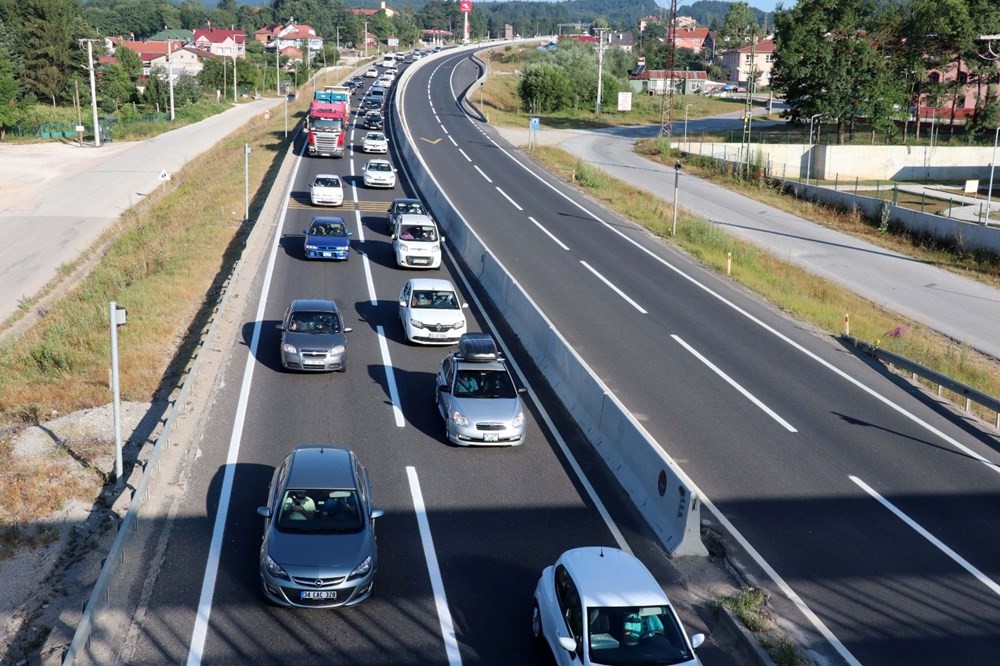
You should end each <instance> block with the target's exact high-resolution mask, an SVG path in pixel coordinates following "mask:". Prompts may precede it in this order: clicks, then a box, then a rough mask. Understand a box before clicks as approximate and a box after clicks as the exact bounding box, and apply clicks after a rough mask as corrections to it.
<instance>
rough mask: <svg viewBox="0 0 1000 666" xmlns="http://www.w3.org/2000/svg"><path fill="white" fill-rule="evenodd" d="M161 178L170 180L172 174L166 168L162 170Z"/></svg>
mask: <svg viewBox="0 0 1000 666" xmlns="http://www.w3.org/2000/svg"><path fill="white" fill-rule="evenodd" d="M160 180H170V174H169V173H167V170H166V169H161V170H160Z"/></svg>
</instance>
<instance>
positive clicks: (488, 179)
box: [472, 164, 493, 183]
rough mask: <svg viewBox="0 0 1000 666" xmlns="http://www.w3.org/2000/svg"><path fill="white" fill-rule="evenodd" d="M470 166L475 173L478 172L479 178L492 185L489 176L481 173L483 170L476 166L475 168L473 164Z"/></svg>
mask: <svg viewBox="0 0 1000 666" xmlns="http://www.w3.org/2000/svg"><path fill="white" fill-rule="evenodd" d="M472 166H473V168H475V170H476V171H478V172H479V175H480V176H482V177H483V178H485V179H486V182H487V183H492V182H493V181H492V180H490V177H489V176H487V175H486V174H485V173H483V170H482V169H480V168H479V167H478V166H476V165H475V164H473V165H472Z"/></svg>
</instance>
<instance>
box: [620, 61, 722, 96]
mask: <svg viewBox="0 0 1000 666" xmlns="http://www.w3.org/2000/svg"><path fill="white" fill-rule="evenodd" d="M633 71H634V73H630V74H629V76H628V79H629V85H631V87H632V90H634V91H635V92H638V93H646V94H647V95H664V94H666V93H668V92H669V91H670V88H671V87H673V89H674V92H675V93H677V94H681V95H699V94H701V93H703V92H705V90H706V88H707V86H708V73H707V72H702V71H696V72H693V71H689V70H684V71H681V70H674V71H672V72H668V71H667V70H664V69H646V68H645V65H642V66H641V67H636V69H635V70H633Z"/></svg>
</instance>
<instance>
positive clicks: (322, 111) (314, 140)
mask: <svg viewBox="0 0 1000 666" xmlns="http://www.w3.org/2000/svg"><path fill="white" fill-rule="evenodd" d="M347 114H348V110H347V104H345V103H344V102H334V103H332V104H331V103H329V102H320V101H314V102H313V103H312V104H311V105H310V106H309V119H308V126H307V127H308V130H309V136H308V138H307V139H306V145H307V146H308V147H309V154H310V155H318V156H322V157H343V156H344V141H345V136H346V134H347V120H348V115H347Z"/></svg>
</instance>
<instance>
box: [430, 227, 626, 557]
mask: <svg viewBox="0 0 1000 666" xmlns="http://www.w3.org/2000/svg"><path fill="white" fill-rule="evenodd" d="M444 251H445V252H447V253H448V257H449V259H451V263H452V265H453V266H458V265H459V263H458V261H457V260H456V258H455V255H454V254H452V252H451V250H450V249H449V248H448V246H447V245H446V246H445V247H444ZM458 277H459V279H460V280H461V281H462V285H463V286H464V287H465V293H467V294H468V295H469V297H470V298H471V299H472V301H473V302H474V303H475V304H476V310H477V311H478V312H479V313H480V314H481V315H482V317H483V321H485V322H486V326H487V328H488V330H490V331H493V338H494V339H495V340H496V341H497V343H498V344H499V345H500V348H501V349H502V350H503V356H504V358H505V359H507V362H508V363H510V366H511V367H512V368H513V369H514V374H515V375H517V380H518V381H519V382H520V383H521V385H522V386H524V387H525V388H526V389H528V396H529V397H530V398H531V402H532V404H534V406H535V409H537V410H538V414H539V416H541V417H542V421H544V422H545V427H546V428H548V430H549V433H551V434H552V437H553V438H554V439H555V440H556V444H558V445H559V450H560V451H562V454H563V458H565V459H566V461H567V462H568V463H569V466H570V468H572V470H573V473H574V474H575V475H576V478H577V480H578V481H579V482H580V485H581V486H583V489H584V490H585V491H586V492H587V497H589V498H590V501H591V503H592V504H593V505H594V508H596V509H597V513H598V514H600V516H601V520H603V521H604V524H605V526H607V528H608V531H609V532H611V536H613V537H614V539H615V543H617V544H618V547H619V548H620V549H622V550H624V551H625V552H627V553H631V552H632V548H631V547H630V546H629V545H628V541H626V540H625V535H624V534H622V531H621V530H620V529H618V525H616V524H615V521H614V519H613V518H612V517H611V514H610V513H609V512H608V508H607V507H606V506H604V502H603V501H602V500H601V498H600V496H599V495H598V494H597V491H596V490H594V486H593V485H591V483H590V479H588V478H587V475H586V473H585V472H584V471H583V468H582V467H580V463H578V462H577V461H576V458H575V457H573V453H572V452H571V451H570V450H569V446H567V445H566V440H565V439H563V436H562V434H561V433H560V432H559V429H558V428H556V424H555V423H553V422H552V417H550V416H549V413H548V411H547V410H546V409H545V405H544V404H543V403H542V401H541V400H540V399H539V398H538V394H537V393H535V389H534V388H533V387H532V386H531V384H530V383H529V382H528V378H527V376H526V375H525V374H524V372H522V371H521V366H520V365H518V363H517V361H516V360H514V355H513V354H511V353H510V349H509V348H508V347H507V343H506V342H505V341H504V339H503V338H501V337H500V336H499V335H497V334H496V331H497V327H496V324H494V323H493V319H492V318H491V317H490V315H489V313H488V312H487V310H486V307H485V306H484V305H483V303H482V301H480V300H479V296H477V295H476V292H475V291H474V290H473V289H472V285H471V284H470V283H469V280H468V278H466V277H465V273H464V272H462V271H461V270H459V271H458Z"/></svg>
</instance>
